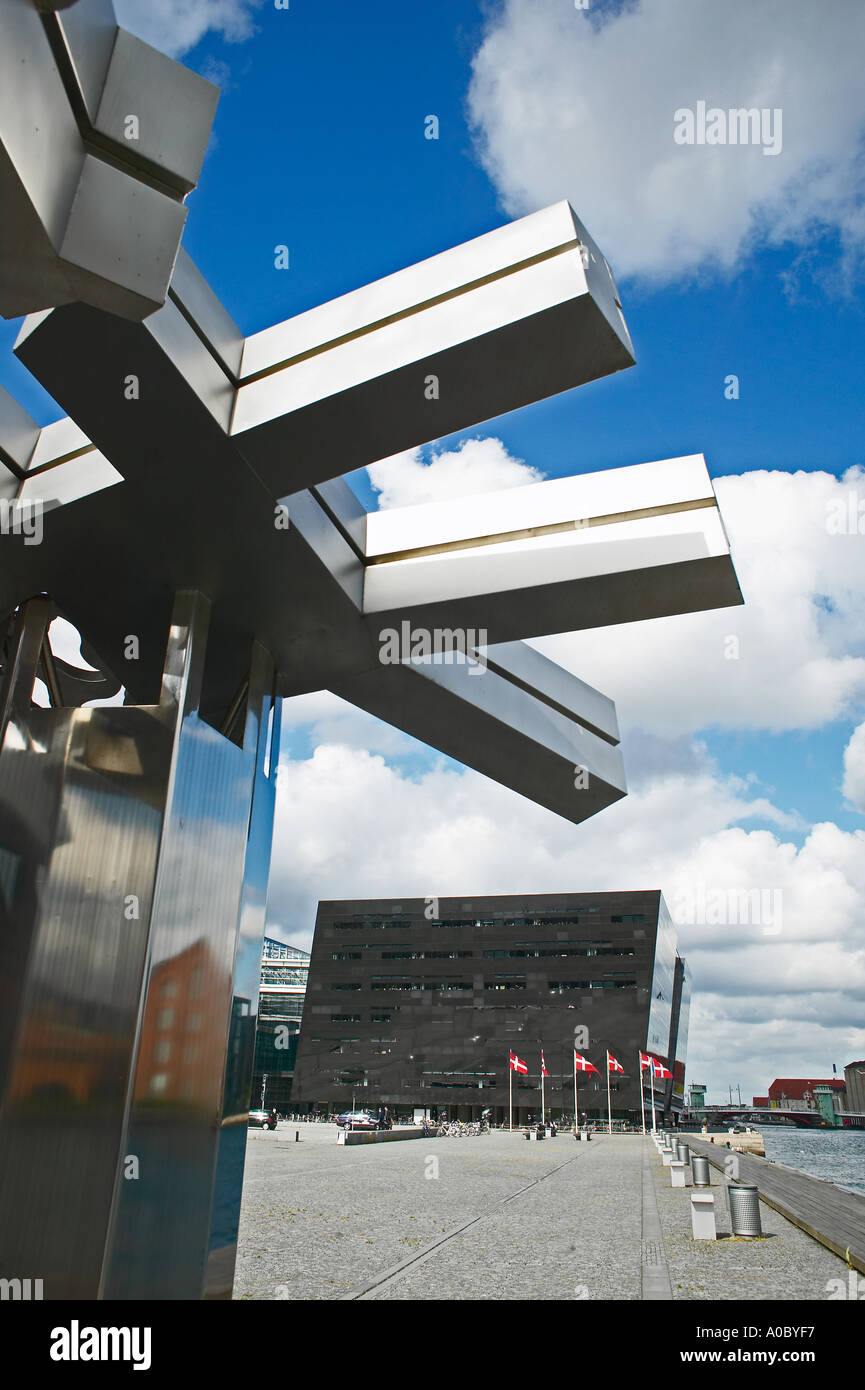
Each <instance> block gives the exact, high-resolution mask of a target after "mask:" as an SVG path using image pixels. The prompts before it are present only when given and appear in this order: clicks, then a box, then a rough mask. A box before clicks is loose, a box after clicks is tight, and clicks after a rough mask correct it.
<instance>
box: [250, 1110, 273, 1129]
mask: <svg viewBox="0 0 865 1390" xmlns="http://www.w3.org/2000/svg"><path fill="white" fill-rule="evenodd" d="M249 1123H250V1125H251V1126H252V1128H253V1129H267V1128H268V1126H269V1124H270V1111H269V1110H250V1112H249Z"/></svg>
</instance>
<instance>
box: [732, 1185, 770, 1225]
mask: <svg viewBox="0 0 865 1390" xmlns="http://www.w3.org/2000/svg"><path fill="white" fill-rule="evenodd" d="M727 1195H728V1196H729V1199H730V1221H731V1224H732V1227H733V1235H734V1236H749V1237H750V1238H751V1239H754V1237H756V1236H761V1235H762V1234H763V1228H762V1226H761V1225H760V1196H759V1193H758V1191H757V1188H756V1187H751V1186H746V1185H741V1186H740V1185H738V1184H737V1185H736V1186H734V1185H733V1184H731V1185H730V1186H729V1187H728V1188H727Z"/></svg>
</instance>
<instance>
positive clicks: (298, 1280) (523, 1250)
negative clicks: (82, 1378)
mask: <svg viewBox="0 0 865 1390" xmlns="http://www.w3.org/2000/svg"><path fill="white" fill-rule="evenodd" d="M296 1128H299V1129H300V1133H301V1136H302V1140H301V1142H300V1143H297V1144H294V1143H288V1144H285V1143H279V1144H278V1143H277V1142H276V1138H277V1136H276V1135H272V1134H269V1133H265V1132H258V1131H252V1132H250V1135H249V1139H248V1146H247V1168H246V1178H245V1182H244V1192H243V1205H242V1209H241V1225H240V1236H239V1245H238V1261H237V1274H236V1279H235V1292H234V1297H235V1298H236V1299H264V1300H272V1299H291V1300H318V1299H331V1300H332V1299H362V1300H363V1301H380V1302H384V1301H391V1300H392V1301H398V1302H399V1301H402V1302H405V1301H419V1300H423V1301H428V1300H429V1301H435V1300H452V1299H462V1300H467V1299H468V1300H495V1301H510V1300H524V1299H528V1300H551V1301H556V1302H559V1301H566V1300H567V1301H570V1300H574V1299H580V1300H582V1299H612V1300H624V1301H629V1300H638V1299H641V1298H644V1297H646V1296H648V1295H647V1294H646V1289H645V1283H646V1281H645V1280H644V1279H643V1273H644V1268H645V1262H646V1260H647V1259H648V1260H649V1262H650V1263H652V1262H654V1263H655V1264H656V1265H657V1264H660V1266H664V1265H666V1268H667V1269H668V1271H669V1279H670V1291H671V1293H672V1297H673V1299H676V1300H715V1299H739V1298H750V1299H758V1300H773V1299H794V1300H795V1299H820V1298H828V1292H826V1285H827V1283H828V1281H829V1280H830V1279H832V1278H838V1277H843V1276H844V1275H845V1274H846V1267H845V1266H844V1264H843V1262H842V1261H841V1260H839V1259H838V1258H837V1257H836V1256H834V1255H832V1254H831V1253H830V1252H829V1251H827V1250H825V1249H824V1248H823V1247H822V1246H820V1245H819V1244H817V1242H816V1241H813V1240H812V1239H811V1238H810V1237H809V1236H807V1235H806V1234H805V1233H804V1232H803V1231H800V1230H798V1228H796V1227H795V1226H792V1225H791V1223H789V1222H788V1221H786V1220H785V1219H784V1218H783V1217H781V1216H780V1215H779V1214H778V1213H777V1212H775V1211H773V1210H772V1209H771V1208H769V1207H766V1206H765V1204H762V1203H761V1217H762V1221H763V1229H764V1231H765V1232H766V1235H767V1238H766V1239H765V1240H760V1241H744V1240H733V1239H726V1240H721V1241H718V1242H715V1243H714V1244H712V1243H709V1242H699V1243H695V1242H694V1241H693V1240H692V1238H691V1224H690V1222H691V1218H690V1189H687V1190H685V1191H683V1190H681V1189H672V1188H670V1185H669V1183H670V1177H669V1170H668V1169H666V1168H664V1167H663V1166H662V1165H661V1162H660V1159H659V1158H658V1157H657V1155H656V1153H655V1150H654V1147H653V1146H652V1145H651V1144H650V1142H649V1141H648V1140H644V1139H642V1137H641V1136H639V1135H621V1136H619V1135H613V1136H607V1135H599V1136H597V1137H596V1138H595V1139H594V1140H593V1142H592V1143H590V1144H575V1143H574V1141H573V1138H572V1137H571V1136H569V1135H560V1136H559V1137H558V1138H557V1139H555V1140H547V1141H546V1142H545V1143H542V1144H539V1143H537V1142H536V1141H534V1140H533V1141H532V1142H531V1143H526V1141H525V1140H524V1139H523V1138H522V1136H521V1135H520V1134H514V1135H509V1134H502V1133H495V1134H491V1135H481V1136H478V1137H473V1138H465V1139H429V1140H423V1141H414V1142H412V1143H406V1144H385V1145H381V1146H373V1147H361V1148H345V1147H341V1146H337V1143H336V1130H335V1127H331V1126H325V1125H302V1126H299V1127H298V1126H296V1125H286V1126H284V1127H283V1126H281V1127H280V1137H283V1136H285V1135H290V1136H291V1137H292V1138H293V1136H294V1132H295V1129H296ZM644 1171H645V1172H646V1173H647V1175H648V1177H647V1180H648V1181H649V1183H650V1185H651V1186H650V1190H651V1192H653V1193H654V1197H655V1203H654V1205H655V1206H656V1207H657V1215H658V1222H659V1227H660V1229H659V1230H658V1228H657V1227H653V1231H652V1240H651V1241H648V1242H647V1241H646V1239H645V1231H644V1223H643V1180H644ZM713 1190H714V1191H715V1192H716V1201H717V1200H718V1199H720V1201H719V1205H718V1209H717V1211H718V1218H717V1219H718V1227H719V1230H721V1231H725V1232H729V1229H730V1223H729V1212H728V1210H727V1206H726V1201H725V1200H724V1193H723V1181H722V1180H721V1181H720V1182H719V1175H718V1174H716V1173H715V1174H713ZM477 1218H481V1219H480V1220H478V1219H477ZM467 1223H474V1224H472V1225H468V1224H467ZM463 1226H465V1227H466V1229H464V1230H460V1229H459V1228H460V1227H463ZM648 1247H651V1248H650V1249H649V1248H648ZM647 1250H648V1254H647ZM395 1270H396V1272H394V1271H395ZM666 1296H667V1297H669V1296H670V1295H669V1294H667V1295H666ZM659 1313H660V1310H659Z"/></svg>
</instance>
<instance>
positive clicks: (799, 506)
mask: <svg viewBox="0 0 865 1390" xmlns="http://www.w3.org/2000/svg"><path fill="white" fill-rule="evenodd" d="M715 490H716V493H717V496H718V502H719V505H720V508H721V513H722V515H723V518H724V523H725V526H726V528H727V533H728V535H729V538H730V545H731V549H732V554H733V560H734V563H735V566H736V572H737V574H738V576H739V583H740V586H741V589H742V593H743V595H744V598H745V604H744V606H743V607H739V608H724V609H719V610H717V611H716V612H709V613H696V614H693V615H685V616H682V617H674V618H661V619H655V620H653V621H650V622H642V623H630V624H628V625H626V626H624V627H615V628H613V627H611V628H598V629H595V630H593V631H587V632H581V633H577V634H568V635H563V636H561V637H554V638H547V639H544V640H543V641H539V642H537V643H535V644H534V645H536V646H538V647H539V648H540V649H541V650H543V651H544V652H545V653H546V654H547V655H548V656H550V657H551V658H552V659H553V660H555V661H558V662H559V663H560V664H562V665H563V666H567V667H568V668H569V669H570V670H572V671H574V673H575V674H576V675H578V676H580V677H581V678H582V679H583V680H586V681H588V682H589V684H590V685H594V686H596V687H597V688H598V689H600V690H603V691H604V693H605V694H606V695H609V696H610V697H611V699H613V700H615V701H616V705H617V708H618V711H619V717H620V719H621V722H622V725H623V727H625V728H627V726H629V725H630V726H635V725H638V726H641V727H644V728H647V729H653V730H655V731H656V732H664V733H668V734H669V733H679V734H681V733H683V732H685V731H695V730H698V729H706V728H709V727H711V726H713V725H714V726H719V727H721V728H728V729H767V730H772V731H776V732H777V731H783V730H789V729H811V728H818V727H820V726H821V725H824V724H826V723H828V722H830V721H832V720H835V719H838V718H843V717H848V718H849V717H856V714H857V712H858V711H861V710H862V709H863V706H865V658H863V657H862V656H860V655H858V653H859V652H862V651H863V650H865V566H863V558H865V536H863V535H860V534H859V533H858V531H852V530H848V531H846V533H844V532H843V531H842V533H841V534H839V533H838V531H839V526H840V523H841V521H843V520H844V518H846V517H847V516H848V514H850V512H851V508H850V507H849V506H848V500H849V499H850V498H851V497H852V498H853V499H854V501H855V499H857V498H858V497H860V496H865V473H863V472H862V471H861V470H858V469H852V470H850V471H849V472H848V473H846V474H845V475H844V477H843V478H841V479H838V478H835V477H833V476H831V475H830V474H827V473H794V474H791V473H781V472H773V473H767V472H754V473H746V474H743V475H742V476H741V477H728V478H716V479H715ZM852 511H853V512H854V513H855V507H854V508H853V509H852ZM731 639H732V640H731ZM626 762H627V744H626Z"/></svg>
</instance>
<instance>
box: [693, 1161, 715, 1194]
mask: <svg viewBox="0 0 865 1390" xmlns="http://www.w3.org/2000/svg"><path fill="white" fill-rule="evenodd" d="M691 1181H692V1182H693V1184H694V1186H695V1187H710V1186H711V1183H710V1181H709V1160H708V1158H701V1156H700V1155H699V1154H694V1155H693V1157H692V1159H691Z"/></svg>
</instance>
